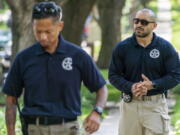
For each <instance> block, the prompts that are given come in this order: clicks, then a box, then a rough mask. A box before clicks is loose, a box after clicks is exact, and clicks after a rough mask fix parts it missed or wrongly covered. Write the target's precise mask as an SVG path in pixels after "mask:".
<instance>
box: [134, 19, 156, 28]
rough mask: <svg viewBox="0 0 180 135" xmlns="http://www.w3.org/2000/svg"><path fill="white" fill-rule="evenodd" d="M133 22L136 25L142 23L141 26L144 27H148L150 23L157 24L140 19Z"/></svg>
mask: <svg viewBox="0 0 180 135" xmlns="http://www.w3.org/2000/svg"><path fill="white" fill-rule="evenodd" d="M133 22H134V24H138V23H139V22H140V23H141V25H143V26H147V25H148V24H149V23H155V22H151V21H147V20H144V19H139V18H134V19H133Z"/></svg>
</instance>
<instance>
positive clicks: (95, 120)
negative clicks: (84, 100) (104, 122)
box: [84, 111, 101, 134]
mask: <svg viewBox="0 0 180 135" xmlns="http://www.w3.org/2000/svg"><path fill="white" fill-rule="evenodd" d="M100 117H101V116H100V115H99V114H98V113H97V112H95V111H93V112H92V113H91V114H90V115H89V116H88V117H87V118H86V119H85V121H84V128H85V130H86V132H88V133H90V134H92V133H93V132H95V131H97V130H98V129H99V127H100Z"/></svg>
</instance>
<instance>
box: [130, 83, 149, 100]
mask: <svg viewBox="0 0 180 135" xmlns="http://www.w3.org/2000/svg"><path fill="white" fill-rule="evenodd" d="M141 83H142V82H138V83H134V84H133V85H132V88H131V91H132V94H133V95H134V96H135V97H142V96H145V95H146V94H147V91H148V89H147V88H146V87H145V86H143V85H141Z"/></svg>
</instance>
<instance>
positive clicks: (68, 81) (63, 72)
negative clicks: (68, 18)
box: [3, 2, 107, 135]
mask: <svg viewBox="0 0 180 135" xmlns="http://www.w3.org/2000/svg"><path fill="white" fill-rule="evenodd" d="M32 23H33V30H34V35H35V38H36V40H37V42H36V43H34V44H33V45H32V46H30V47H28V48H27V49H25V50H23V51H21V52H20V53H18V55H17V56H16V58H15V60H14V62H13V65H12V67H11V69H10V71H9V73H8V76H7V79H6V82H5V85H4V87H3V92H4V93H5V94H6V95H7V98H6V125H7V131H8V135H15V120H16V99H17V98H19V97H20V96H21V94H22V93H24V107H23V109H22V115H23V118H24V119H25V122H26V124H27V125H28V126H27V127H28V134H29V135H80V129H79V124H78V122H77V117H78V116H79V115H81V101H80V86H81V83H82V81H83V83H84V85H85V86H86V87H87V88H88V89H89V90H90V92H96V104H95V107H94V109H93V110H92V112H91V113H90V114H89V116H88V117H87V118H86V119H85V121H84V128H85V130H86V131H87V132H88V133H93V132H95V131H97V130H98V128H99V126H100V117H101V114H102V111H103V107H104V105H105V103H106V100H107V88H106V86H105V80H104V79H103V77H102V76H101V74H100V72H99V71H98V69H97V67H96V65H95V64H94V62H93V60H92V59H91V57H90V56H89V55H88V54H87V53H86V52H85V51H83V50H82V49H81V48H80V47H78V46H76V45H74V44H73V43H70V42H68V41H65V40H64V39H63V37H62V35H61V34H60V33H61V31H62V29H63V26H64V23H63V21H62V10H61V8H60V6H58V5H57V4H56V3H54V2H40V3H37V4H36V5H34V7H33V13H32Z"/></svg>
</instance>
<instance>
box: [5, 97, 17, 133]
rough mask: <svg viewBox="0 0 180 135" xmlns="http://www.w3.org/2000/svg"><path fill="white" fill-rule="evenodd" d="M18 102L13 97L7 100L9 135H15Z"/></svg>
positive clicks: (6, 115)
mask: <svg viewBox="0 0 180 135" xmlns="http://www.w3.org/2000/svg"><path fill="white" fill-rule="evenodd" d="M15 103H16V100H15V98H13V97H10V96H7V99H6V113H5V117H6V126H7V133H8V135H15V122H16V104H15Z"/></svg>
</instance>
